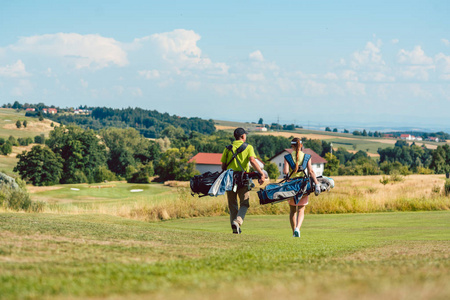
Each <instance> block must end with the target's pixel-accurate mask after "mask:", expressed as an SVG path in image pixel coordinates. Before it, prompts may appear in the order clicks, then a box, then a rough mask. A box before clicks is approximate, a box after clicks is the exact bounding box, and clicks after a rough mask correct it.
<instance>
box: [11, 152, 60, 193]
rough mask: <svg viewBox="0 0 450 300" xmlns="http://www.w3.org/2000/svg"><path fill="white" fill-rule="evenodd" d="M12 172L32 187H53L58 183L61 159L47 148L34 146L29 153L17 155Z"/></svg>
mask: <svg viewBox="0 0 450 300" xmlns="http://www.w3.org/2000/svg"><path fill="white" fill-rule="evenodd" d="M17 158H18V159H19V161H18V162H17V165H16V166H15V167H14V172H19V175H20V177H21V178H22V179H24V180H27V181H30V182H31V183H32V184H33V185H53V184H56V183H58V182H59V180H60V178H61V174H62V171H63V164H62V159H61V157H60V156H59V155H57V154H55V153H53V151H51V150H50V149H49V148H48V147H41V146H34V147H33V148H31V150H30V151H29V152H26V151H23V152H22V153H21V154H18V155H17Z"/></svg>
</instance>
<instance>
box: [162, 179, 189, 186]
mask: <svg viewBox="0 0 450 300" xmlns="http://www.w3.org/2000/svg"><path fill="white" fill-rule="evenodd" d="M189 184H190V183H189V181H175V180H172V181H166V182H164V185H166V186H170V187H189Z"/></svg>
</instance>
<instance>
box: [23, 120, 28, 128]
mask: <svg viewBox="0 0 450 300" xmlns="http://www.w3.org/2000/svg"><path fill="white" fill-rule="evenodd" d="M22 124H23V127H24V128H27V126H28V121H27V120H24V121H23V123H22Z"/></svg>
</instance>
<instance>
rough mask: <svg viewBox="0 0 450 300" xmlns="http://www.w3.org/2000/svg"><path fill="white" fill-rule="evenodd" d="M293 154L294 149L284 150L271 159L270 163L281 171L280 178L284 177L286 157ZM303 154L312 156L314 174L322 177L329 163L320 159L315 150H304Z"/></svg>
mask: <svg viewBox="0 0 450 300" xmlns="http://www.w3.org/2000/svg"><path fill="white" fill-rule="evenodd" d="M292 152H293V150H292V149H284V150H283V151H281V152H279V153H277V154H275V156H274V157H272V158H271V159H269V161H271V162H273V163H275V164H276V165H277V167H278V170H279V171H280V176H279V177H278V178H283V177H284V174H283V169H284V156H285V155H286V154H291V153H292ZM302 152H303V153H305V154H309V155H311V164H312V168H313V170H314V173H315V174H316V176H322V174H323V170H324V168H325V164H326V163H327V161H326V160H325V159H324V158H322V157H320V155H319V154H317V153H316V152H314V151H313V150H311V149H309V148H303V150H302Z"/></svg>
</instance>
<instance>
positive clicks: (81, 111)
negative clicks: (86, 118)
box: [73, 109, 91, 115]
mask: <svg viewBox="0 0 450 300" xmlns="http://www.w3.org/2000/svg"><path fill="white" fill-rule="evenodd" d="M73 113H74V114H76V115H89V114H90V113H91V111H90V110H89V109H75V110H74V111H73Z"/></svg>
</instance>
